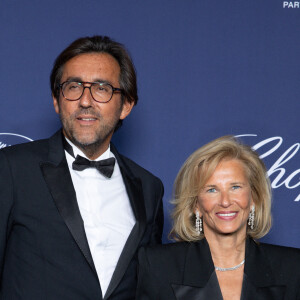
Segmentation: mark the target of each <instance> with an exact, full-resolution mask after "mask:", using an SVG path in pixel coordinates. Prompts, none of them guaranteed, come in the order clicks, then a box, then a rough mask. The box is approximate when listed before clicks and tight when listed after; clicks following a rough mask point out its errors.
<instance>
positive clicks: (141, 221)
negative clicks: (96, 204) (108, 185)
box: [104, 144, 146, 299]
mask: <svg viewBox="0 0 300 300" xmlns="http://www.w3.org/2000/svg"><path fill="white" fill-rule="evenodd" d="M110 147H111V148H110V149H111V151H112V152H113V154H114V155H115V157H116V159H117V161H118V164H119V167H120V170H121V174H122V177H123V181H124V184H125V187H126V191H127V194H128V197H129V201H130V204H131V207H132V210H133V213H134V216H135V219H136V223H135V225H134V227H133V229H132V231H131V233H130V235H129V237H128V239H127V241H126V244H125V246H124V248H123V251H122V253H121V256H120V258H119V261H118V263H117V266H116V269H115V271H114V273H113V276H112V279H111V281H110V284H109V286H108V289H107V291H106V294H105V297H104V299H108V298H109V296H110V295H111V294H112V292H113V291H114V289H115V288H116V287H117V286H118V284H119V283H120V280H121V279H122V277H123V275H124V273H125V271H126V270H127V267H128V265H129V263H130V261H131V260H132V258H133V256H134V255H135V254H136V251H137V248H138V245H139V243H140V241H141V239H142V237H143V234H144V232H145V228H146V210H145V205H144V196H143V190H142V183H141V180H140V179H139V178H137V177H135V176H134V174H133V173H132V172H131V170H130V168H129V167H128V165H127V164H126V161H124V159H123V157H122V156H120V155H119V153H118V152H117V150H116V148H115V147H114V145H113V144H111V145H110Z"/></svg>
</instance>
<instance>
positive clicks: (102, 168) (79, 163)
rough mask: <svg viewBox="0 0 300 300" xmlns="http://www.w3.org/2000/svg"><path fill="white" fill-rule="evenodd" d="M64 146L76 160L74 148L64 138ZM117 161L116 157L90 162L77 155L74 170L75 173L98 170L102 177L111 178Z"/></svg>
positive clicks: (73, 165)
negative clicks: (89, 169)
mask: <svg viewBox="0 0 300 300" xmlns="http://www.w3.org/2000/svg"><path fill="white" fill-rule="evenodd" d="M63 145H64V148H65V150H66V151H67V152H68V153H69V154H70V155H71V156H73V157H74V158H75V155H74V151H73V148H72V146H71V145H70V144H69V143H68V142H67V141H66V139H65V138H63ZM115 162H116V159H115V158H114V157H111V158H108V159H103V160H99V161H92V160H88V159H86V158H84V157H82V156H80V155H77V156H76V158H75V160H74V162H73V164H72V168H73V170H75V171H83V170H85V169H87V168H96V169H97V170H98V171H99V172H100V173H101V174H102V175H104V176H105V177H107V178H111V176H112V174H113V172H114V166H115Z"/></svg>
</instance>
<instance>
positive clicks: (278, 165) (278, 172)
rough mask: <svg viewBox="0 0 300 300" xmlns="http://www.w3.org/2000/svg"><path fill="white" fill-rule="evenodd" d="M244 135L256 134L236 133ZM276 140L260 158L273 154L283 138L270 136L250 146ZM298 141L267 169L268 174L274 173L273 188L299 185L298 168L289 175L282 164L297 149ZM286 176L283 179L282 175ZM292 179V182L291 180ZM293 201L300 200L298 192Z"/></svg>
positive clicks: (255, 146)
mask: <svg viewBox="0 0 300 300" xmlns="http://www.w3.org/2000/svg"><path fill="white" fill-rule="evenodd" d="M246 136H257V135H256V134H241V135H237V137H246ZM274 141H275V142H276V144H275V145H274V146H273V147H271V148H270V149H269V150H267V151H266V152H264V153H263V154H261V155H260V158H265V157H267V156H269V155H271V154H273V153H274V152H275V151H276V150H278V149H279V147H280V146H281V145H282V143H283V138H282V137H280V136H275V137H271V138H268V139H265V140H262V141H261V142H259V143H257V144H255V145H254V146H253V147H252V148H253V149H254V150H257V149H260V148H262V147H263V146H265V145H268V144H270V143H272V142H274ZM299 149H300V143H296V144H294V145H292V146H291V147H290V148H288V149H287V150H286V151H285V152H284V153H283V154H282V155H281V156H279V158H278V159H277V160H276V161H275V163H274V164H273V165H272V166H271V168H270V169H269V170H268V176H271V175H275V176H276V177H275V178H274V179H273V180H271V185H272V188H273V189H276V188H279V187H280V186H283V185H284V186H285V187H286V188H287V189H295V188H298V187H299V186H300V176H298V177H297V175H299V174H300V168H299V169H296V170H295V171H293V172H292V173H291V174H290V175H286V169H285V168H284V165H285V164H286V163H287V162H288V161H289V160H291V159H292V158H293V157H294V156H295V155H296V154H297V153H298V152H300V151H299ZM285 175H286V176H287V177H286V178H285V179H284V176H285ZM292 181H293V182H292ZM295 201H299V202H300V194H299V195H298V196H297V198H296V199H295Z"/></svg>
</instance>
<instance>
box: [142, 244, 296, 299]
mask: <svg viewBox="0 0 300 300" xmlns="http://www.w3.org/2000/svg"><path fill="white" fill-rule="evenodd" d="M245 255H246V260H245V267H244V281H243V290H242V296H241V300H299V299H300V250H299V249H295V248H287V247H281V246H274V245H268V244H263V243H261V244H257V243H256V242H254V241H253V240H252V239H247V241H246V254H245ZM136 299H137V300H175V299H176V300H219V299H222V294H221V290H220V287H219V284H218V281H217V277H216V273H215V271H214V265H213V261H212V258H211V254H210V250H209V246H208V243H207V242H206V240H205V239H203V240H201V241H199V242H195V243H187V242H182V243H174V244H168V245H162V246H157V247H148V248H142V249H141V250H140V252H139V280H138V288H137V297H136Z"/></svg>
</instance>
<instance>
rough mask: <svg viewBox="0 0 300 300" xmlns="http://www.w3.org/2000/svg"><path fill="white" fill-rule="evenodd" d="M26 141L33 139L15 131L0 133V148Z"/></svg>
mask: <svg viewBox="0 0 300 300" xmlns="http://www.w3.org/2000/svg"><path fill="white" fill-rule="evenodd" d="M28 141H30V142H32V141H33V140H32V139H31V138H29V137H27V136H24V135H21V134H17V133H8V132H3V133H0V149H2V148H5V147H8V146H11V145H14V144H19V143H24V142H28Z"/></svg>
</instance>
